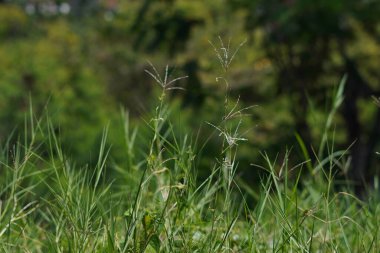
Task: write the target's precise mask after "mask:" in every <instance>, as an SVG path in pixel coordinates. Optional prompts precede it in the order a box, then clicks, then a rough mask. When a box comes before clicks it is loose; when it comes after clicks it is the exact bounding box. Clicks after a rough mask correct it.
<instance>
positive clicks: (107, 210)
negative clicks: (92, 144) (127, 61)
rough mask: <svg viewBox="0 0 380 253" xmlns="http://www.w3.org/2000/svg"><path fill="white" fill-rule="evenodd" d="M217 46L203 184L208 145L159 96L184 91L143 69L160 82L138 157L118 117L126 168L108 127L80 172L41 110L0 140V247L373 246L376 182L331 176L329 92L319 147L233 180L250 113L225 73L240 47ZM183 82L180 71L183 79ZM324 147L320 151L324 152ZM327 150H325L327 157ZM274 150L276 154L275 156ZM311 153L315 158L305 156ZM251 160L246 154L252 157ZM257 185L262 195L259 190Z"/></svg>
mask: <svg viewBox="0 0 380 253" xmlns="http://www.w3.org/2000/svg"><path fill="white" fill-rule="evenodd" d="M220 47H221V50H220V49H219V47H218V46H214V49H215V52H216V54H217V56H218V59H219V60H220V62H221V65H222V71H221V75H220V76H218V77H217V79H216V80H217V82H218V83H220V85H221V87H223V88H225V97H224V101H221V106H222V107H223V111H224V114H223V115H221V116H220V122H207V119H205V121H206V122H207V125H208V126H209V127H210V128H213V129H214V130H215V135H214V136H210V138H220V143H221V146H220V153H219V155H218V156H217V157H215V161H214V162H213V163H210V165H209V166H210V171H209V174H208V176H207V177H206V178H205V179H199V177H197V175H198V173H199V171H198V170H197V169H198V168H197V161H198V159H199V156H200V155H201V153H202V152H201V151H202V147H203V146H204V145H206V144H207V140H197V139H196V138H193V136H192V135H191V134H189V135H186V134H183V135H182V136H179V137H178V136H177V134H175V133H176V131H175V130H174V129H175V128H176V124H173V123H172V122H171V121H170V120H169V114H170V110H169V109H168V106H167V96H168V92H169V91H170V90H171V89H180V87H177V86H176V81H178V80H180V79H181V78H182V77H180V78H175V79H170V76H169V72H170V71H169V69H168V68H166V69H165V72H164V74H163V75H160V74H159V71H157V70H156V68H155V67H154V66H153V65H151V69H148V70H147V71H146V72H147V74H149V75H150V76H151V77H152V78H153V79H154V80H155V81H156V82H157V83H158V84H159V85H160V86H161V88H162V94H161V96H160V97H159V100H158V105H157V107H156V109H155V112H154V115H153V117H152V118H151V119H150V120H148V121H147V124H146V125H147V129H148V131H150V133H151V134H150V135H151V140H150V145H149V147H148V148H147V149H146V151H145V154H144V159H141V160H139V159H138V157H140V155H138V154H137V152H140V150H138V149H137V148H136V142H138V141H139V134H138V130H136V129H134V128H132V127H131V126H130V122H129V117H128V114H127V113H124V114H123V122H124V136H122V137H121V136H120V138H124V140H125V147H124V150H123V151H122V152H124V154H125V156H126V157H127V159H126V160H127V162H126V164H116V163H114V162H112V158H110V157H108V152H109V150H110V148H112V147H109V146H108V145H107V141H106V140H107V134H108V128H106V129H105V130H104V134H103V138H102V142H101V144H100V147H99V153H98V162H97V163H96V164H91V165H88V166H81V167H78V166H77V165H76V162H75V161H72V160H71V159H70V156H69V155H67V154H65V153H64V152H63V151H62V148H61V146H60V140H59V131H57V129H56V127H55V126H53V124H52V123H50V121H49V119H48V118H46V117H42V118H39V119H37V118H35V117H34V116H33V113H30V117H29V118H28V119H27V120H26V122H27V123H26V124H25V133H24V134H23V136H22V137H20V138H19V139H18V141H17V142H13V141H11V140H13V138H10V139H9V140H10V141H8V142H5V143H2V145H1V152H0V155H1V158H0V159H1V164H0V168H1V171H0V173H1V178H0V185H1V188H0V251H1V252H75V253H76V252H379V251H380V244H379V241H380V240H379V239H378V228H379V222H380V218H379V217H380V205H379V196H378V194H376V193H377V192H379V189H378V184H377V183H376V182H377V181H376V180H375V184H374V185H375V189H373V190H372V194H369V196H368V198H366V199H365V200H361V199H359V198H357V197H355V195H353V194H352V193H351V190H350V188H351V187H350V185H349V184H342V183H340V184H339V186H337V185H338V184H337V181H336V180H334V178H335V175H336V173H337V172H338V171H344V170H345V169H346V168H347V163H348V157H349V150H343V151H340V150H334V143H331V142H330V141H328V140H329V139H330V138H327V137H326V136H327V135H329V134H330V135H331V134H332V135H333V131H332V132H331V129H330V128H331V126H332V124H333V123H332V121H333V117H334V114H335V112H336V110H337V108H338V107H339V105H340V103H341V102H342V99H343V98H342V91H343V88H344V81H343V82H342V83H341V85H340V86H339V87H338V88H337V90H336V96H335V97H334V100H333V108H332V110H331V113H330V115H329V117H328V119H327V122H326V127H325V135H324V138H323V139H322V141H321V144H320V147H319V150H317V151H316V152H315V154H308V153H307V151H306V149H305V145H307V144H305V143H303V142H302V140H301V139H300V138H299V137H298V142H299V145H300V147H301V149H303V150H304V156H305V161H300V163H299V164H298V165H296V166H293V165H291V164H290V163H288V161H289V157H290V156H291V155H292V153H291V151H288V152H286V153H285V155H284V156H283V157H281V159H280V158H276V157H273V155H272V154H266V153H263V155H262V159H263V160H264V161H265V164H266V166H264V167H263V166H260V168H258V169H260V170H263V171H264V172H265V173H263V176H262V179H261V181H260V182H259V185H249V183H247V182H246V181H243V180H241V179H240V178H239V176H238V175H237V174H238V171H239V164H238V161H237V160H236V159H235V158H236V155H237V153H238V152H239V144H240V143H241V142H244V141H245V137H244V133H242V131H241V125H242V124H243V121H242V118H243V117H245V115H246V114H248V113H249V111H250V110H254V108H252V107H246V108H241V107H240V105H239V102H238V101H233V100H232V99H230V97H229V82H228V68H229V64H230V63H231V61H232V60H233V57H234V55H235V54H236V52H237V51H231V50H230V49H229V47H228V46H227V45H224V44H223V42H221V46H220ZM183 78H185V77H183ZM326 154H327V155H326ZM322 155H323V156H324V157H323V156H322ZM271 157H273V158H271ZM310 157H312V159H311V158H310ZM252 163H254V161H252ZM256 189H259V190H256Z"/></svg>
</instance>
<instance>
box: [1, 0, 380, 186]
mask: <svg viewBox="0 0 380 253" xmlns="http://www.w3.org/2000/svg"><path fill="white" fill-rule="evenodd" d="M379 14H380V1H378V0H315V1H309V0H212V1H204V0H71V1H69V0H67V1H43V0H29V1H28V0H14V1H11V0H9V1H7V0H0V142H1V143H4V142H5V141H7V140H8V139H9V136H13V137H12V138H13V139H14V140H16V139H17V135H18V134H22V132H23V129H24V122H25V115H26V114H27V113H28V112H29V111H33V113H34V114H35V115H37V117H38V116H42V115H44V114H46V113H48V115H49V117H50V118H51V120H52V121H53V122H54V125H55V126H56V131H57V133H58V134H59V136H60V138H61V140H62V146H63V148H64V149H65V150H66V151H67V152H68V153H69V154H70V157H71V158H72V159H73V160H75V161H76V162H77V163H79V164H86V163H91V162H93V160H96V159H97V157H96V154H97V150H98V145H99V143H100V141H101V135H102V131H103V128H104V127H105V126H106V125H107V124H109V126H110V137H109V140H108V141H109V143H110V145H112V149H111V157H112V162H113V163H115V164H120V165H122V166H127V163H126V160H127V158H126V154H125V153H124V151H123V150H125V149H123V148H121V147H123V145H125V143H124V140H123V138H121V136H122V135H123V129H122V128H123V122H122V120H121V117H120V114H121V113H120V112H121V110H122V109H123V108H124V109H126V110H127V111H129V115H130V118H131V121H132V122H133V125H134V126H137V127H139V128H141V129H142V130H141V131H139V135H138V138H137V146H138V148H139V149H141V154H142V159H143V154H144V152H143V150H144V149H146V147H147V145H148V143H147V140H148V139H149V135H150V133H149V131H146V130H143V129H144V125H146V123H145V122H146V121H147V120H149V118H150V117H151V113H152V112H153V111H154V106H155V104H156V103H157V97H158V94H159V87H158V86H157V85H156V84H155V83H154V80H152V78H150V77H149V76H148V75H147V74H146V73H145V72H144V70H145V69H149V68H150V66H149V64H148V61H150V62H152V63H153V64H154V65H155V66H156V67H157V69H158V70H159V71H160V72H161V71H164V70H165V66H166V64H169V66H171V71H170V73H171V74H172V76H173V77H177V76H184V75H187V76H189V78H187V79H184V80H182V81H181V82H180V83H179V86H181V87H183V88H184V89H185V91H175V92H171V93H170V110H171V112H172V113H171V115H172V116H171V117H172V121H173V123H175V124H177V125H176V128H175V129H176V130H175V131H178V135H179V136H181V135H182V134H183V133H190V135H191V137H193V138H194V139H195V138H196V137H197V136H198V140H199V141H198V142H199V147H202V146H203V142H202V140H205V139H207V138H208V137H209V136H212V135H214V136H217V134H215V129H214V128H212V127H210V125H208V124H207V123H206V121H207V122H218V121H220V120H221V115H222V113H223V97H224V92H225V89H224V87H223V85H221V83H220V82H216V81H215V80H216V77H218V76H221V75H224V74H225V73H223V70H222V69H221V67H220V64H219V62H218V59H217V58H216V56H215V51H214V48H213V47H212V46H211V44H210V42H211V43H212V44H214V45H215V47H216V48H219V47H220V41H219V36H220V38H221V39H222V40H223V41H224V42H225V45H227V44H228V42H229V41H230V47H231V50H232V49H235V48H237V47H239V45H240V43H242V42H243V41H246V43H245V44H244V45H243V46H242V47H241V48H240V50H239V52H238V53H237V54H236V56H235V58H234V60H233V62H232V64H231V66H230V68H229V71H228V78H229V81H230V85H231V97H232V99H234V100H235V101H237V100H238V99H239V102H240V103H241V104H242V106H243V107H245V106H251V105H257V107H255V108H254V109H252V110H250V111H249V116H247V117H245V118H244V127H243V129H242V132H244V137H245V138H247V139H248V141H247V142H245V143H243V144H241V146H240V151H239V153H238V160H239V171H238V174H239V177H240V178H242V179H244V180H245V181H246V182H248V183H249V184H255V183H257V179H258V176H259V171H260V170H259V169H258V168H257V167H255V166H252V164H258V165H260V164H261V163H262V162H261V161H262V160H263V159H262V156H261V154H260V152H264V151H265V152H268V154H269V156H270V157H273V159H274V158H275V157H276V156H277V157H278V158H277V159H278V160H279V161H281V159H282V157H284V154H285V152H286V150H287V149H288V150H292V151H291V152H292V154H293V156H292V157H293V158H292V159H294V160H292V161H290V162H292V163H294V164H297V163H300V162H302V161H304V160H305V156H304V154H303V151H302V148H300V145H299V143H298V142H297V139H296V137H295V135H296V134H299V135H300V136H301V137H302V140H303V142H304V143H305V150H306V151H307V152H308V153H309V154H310V157H311V159H315V158H313V157H314V156H313V153H314V152H316V151H315V150H318V145H319V143H320V142H321V140H322V137H323V133H324V128H325V124H326V121H327V117H328V113H329V112H330V111H331V109H332V108H333V98H334V95H335V93H336V90H337V87H338V85H339V83H340V81H341V79H342V78H343V76H344V75H346V76H347V81H346V85H345V90H344V101H343V103H342V105H341V107H340V108H339V110H338V112H337V114H336V117H335V118H334V122H333V124H332V126H333V127H332V128H333V129H332V130H333V131H332V133H331V134H330V135H329V136H328V145H329V146H330V147H331V146H334V147H335V148H336V150H346V149H347V148H349V147H350V148H349V154H350V156H347V158H346V159H345V162H344V163H342V165H341V168H339V170H338V171H337V177H338V178H349V179H354V180H356V181H357V182H360V183H361V184H358V187H363V184H362V183H363V182H366V183H368V184H371V183H373V178H374V176H375V175H378V172H379V169H380V167H379V165H380V164H379V163H380V161H379V159H378V156H376V151H379V150H380V110H379V107H377V106H376V104H375V103H374V100H373V99H372V96H375V97H379V96H380V71H379V66H380V15H379ZM191 133H193V134H191ZM219 149H220V143H219V141H218V138H211V139H210V140H209V141H208V142H207V143H206V145H205V147H204V149H203V152H202V159H201V160H200V161H199V165H198V166H199V167H198V168H199V175H200V176H202V173H205V174H206V173H207V171H209V170H210V163H212V162H215V155H216V154H219V153H220V150H219ZM305 150H304V151H305ZM325 150H326V151H325V152H326V153H328V152H332V151H331V150H327V149H325ZM123 164H124V165H123Z"/></svg>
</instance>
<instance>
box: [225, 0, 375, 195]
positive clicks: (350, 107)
mask: <svg viewBox="0 0 380 253" xmlns="http://www.w3.org/2000/svg"><path fill="white" fill-rule="evenodd" d="M230 4H231V6H232V7H233V8H238V9H239V8H245V9H246V10H248V11H247V12H246V28H247V29H248V30H254V29H263V30H264V31H265V40H264V43H263V44H262V46H263V47H264V49H265V50H266V52H267V55H268V57H269V58H270V59H271V61H272V63H273V64H274V66H275V67H276V69H277V84H278V85H277V87H278V94H283V93H285V94H287V96H289V97H291V98H292V101H293V104H292V106H291V111H292V112H293V117H294V119H295V127H296V130H297V131H298V132H299V133H300V135H301V136H302V138H303V139H304V141H305V142H306V143H312V137H311V130H310V124H309V122H308V121H307V114H308V113H309V112H310V108H309V101H308V96H309V94H312V95H313V99H315V100H316V101H317V102H318V104H319V105H320V106H323V105H324V104H325V103H326V97H325V94H327V91H328V89H331V88H330V87H329V86H328V85H326V78H325V77H326V76H329V75H331V73H335V72H336V70H337V69H339V70H340V72H341V73H342V74H343V73H346V74H347V75H348V81H347V85H346V89H345V100H344V105H343V112H342V114H343V117H344V119H345V122H346V124H345V125H346V129H347V132H348V139H347V144H346V145H350V144H352V143H354V145H353V147H352V149H351V156H352V163H351V169H350V173H349V174H350V179H351V180H353V181H355V182H356V183H358V187H357V190H358V191H361V190H363V184H362V182H368V181H369V180H370V165H371V159H372V155H373V153H374V150H373V148H374V146H375V142H378V139H376V138H375V137H376V136H377V135H378V131H380V130H379V129H380V125H379V122H378V121H379V120H378V119H377V118H378V115H379V111H377V112H376V114H375V117H374V118H375V120H374V121H373V122H372V126H373V127H372V131H370V133H368V132H365V131H364V130H363V129H362V127H361V124H362V122H360V115H359V112H358V110H359V109H358V105H357V104H358V99H359V98H368V97H369V96H371V95H373V94H378V93H379V92H380V83H379V79H380V76H379V74H378V73H371V76H367V77H365V76H364V75H363V73H362V72H365V71H366V70H365V69H360V68H359V67H358V65H359V64H361V62H362V60H361V59H360V58H355V57H354V56H352V54H351V53H350V51H349V48H350V47H351V46H353V45H357V43H358V38H357V37H356V36H357V32H358V31H357V28H356V27H355V26H354V24H355V22H358V23H359V24H360V26H361V27H362V28H359V29H364V30H366V31H367V32H368V34H369V36H370V37H372V38H371V39H373V40H378V37H376V36H378V34H377V33H378V30H377V33H376V32H375V31H376V29H378V26H379V22H380V16H378V15H376V14H374V13H380V2H379V1H364V0H362V1H357V0H335V1H330V0H317V1H308V0H283V1H277V0H265V1H263V0H257V1H250V0H249V1H247V0H231V1H230ZM337 57H338V61H337V62H338V63H336V58H337ZM367 70H368V69H367ZM369 140H370V141H369ZM308 151H309V153H310V154H312V152H313V151H312V148H311V146H309V147H308Z"/></svg>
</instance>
